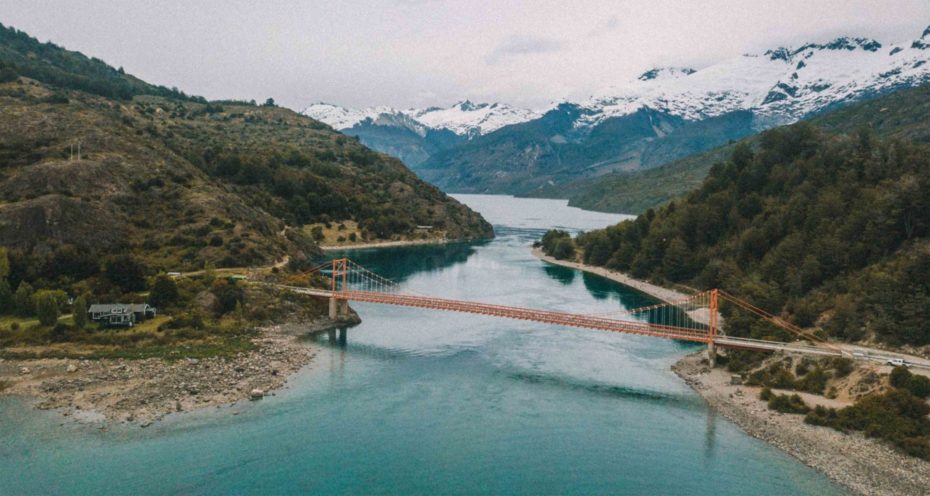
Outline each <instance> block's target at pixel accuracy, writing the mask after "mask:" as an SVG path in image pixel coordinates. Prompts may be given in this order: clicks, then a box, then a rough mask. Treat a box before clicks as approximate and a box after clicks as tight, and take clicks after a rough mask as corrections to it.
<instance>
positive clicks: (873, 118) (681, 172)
mask: <svg viewBox="0 0 930 496" xmlns="http://www.w3.org/2000/svg"><path fill="white" fill-rule="evenodd" d="M927 115H930V86H921V87H918V88H911V89H903V90H900V91H897V92H894V93H891V94H888V95H885V96H881V97H879V98H875V99H873V100H868V101H865V102H859V103H854V104H852V105H849V106H848V107H842V108H839V109H836V110H833V111H829V112H824V113H822V114H821V115H819V116H817V117H814V118H813V119H811V120H810V122H811V123H812V124H813V125H815V126H817V127H818V128H821V129H824V130H826V131H828V132H833V133H849V132H853V131H856V130H857V129H859V128H863V127H865V128H869V129H871V130H872V132H873V133H874V134H875V135H876V136H879V137H882V136H885V137H898V138H906V139H912V140H914V141H918V142H927V141H930V120H928V119H927ZM742 141H745V142H747V143H750V144H751V145H752V146H757V143H758V135H753V136H750V137H747V138H744V139H743V140H742ZM736 144H737V143H730V144H727V145H724V146H722V147H719V148H716V149H714V150H710V151H707V152H704V153H697V154H694V155H691V156H688V157H685V158H682V159H679V160H676V161H674V162H670V163H668V164H666V165H663V166H661V167H657V168H655V169H649V170H644V171H635V172H620V173H616V174H610V175H606V176H602V177H596V178H590V179H583V180H580V181H576V182H574V183H571V184H566V185H561V186H559V187H558V188H554V187H553V188H548V189H544V190H542V191H540V192H539V193H538V195H540V196H549V197H560V198H568V199H569V205H572V206H576V207H579V208H584V209H589V210H599V211H605V212H620V213H632V214H638V213H641V212H645V211H646V210H647V209H649V208H652V207H656V206H658V205H661V204H663V203H665V202H667V201H669V200H671V199H672V198H677V197H679V196H682V195H684V194H686V193H688V192H689V191H691V190H693V189H694V188H696V187H698V186H699V185H700V184H701V182H702V181H703V180H704V178H705V177H706V176H707V172H708V171H709V170H710V168H711V166H712V165H713V164H714V163H716V162H720V161H722V160H724V159H725V158H726V157H727V156H728V155H729V154H731V153H732V152H733V148H734V147H735V146H736Z"/></svg>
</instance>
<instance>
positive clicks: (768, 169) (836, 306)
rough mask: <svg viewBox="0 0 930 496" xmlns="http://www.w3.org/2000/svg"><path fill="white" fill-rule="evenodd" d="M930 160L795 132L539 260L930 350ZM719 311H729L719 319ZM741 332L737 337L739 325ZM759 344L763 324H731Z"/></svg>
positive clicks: (738, 153)
mask: <svg viewBox="0 0 930 496" xmlns="http://www.w3.org/2000/svg"><path fill="white" fill-rule="evenodd" d="M928 152H930V148H928V146H926V145H923V144H918V143H914V142H911V141H909V140H906V139H898V138H890V139H889V138H878V137H876V136H874V135H873V133H872V132H871V131H869V130H868V129H867V128H863V129H862V130H861V131H858V132H854V133H850V134H849V135H832V134H828V133H826V132H824V131H822V130H819V129H818V128H816V127H814V126H812V125H810V124H806V123H800V124H795V125H792V126H788V127H783V128H778V129H774V130H771V131H768V132H765V133H763V134H762V135H761V136H760V137H759V138H758V145H757V146H756V147H755V148H753V147H750V146H748V145H746V144H740V145H739V146H736V147H735V148H734V149H733V151H732V154H731V155H730V157H729V158H728V159H727V160H725V161H722V162H718V163H716V164H714V165H713V167H712V168H711V169H710V173H709V175H708V177H707V178H706V179H705V180H704V182H703V183H702V184H701V186H700V187H699V188H697V189H696V190H694V191H692V192H691V193H689V194H688V195H687V196H685V197H684V198H681V199H679V200H678V201H674V202H671V203H669V204H667V205H665V206H663V207H661V208H658V209H650V210H648V211H647V212H646V213H645V214H644V215H641V216H639V217H638V218H636V219H635V220H630V221H626V222H623V223H620V224H617V225H614V226H611V227H608V228H606V229H602V230H597V231H592V232H588V233H583V234H581V235H579V236H578V237H577V239H575V240H574V244H575V245H576V246H574V247H572V249H569V248H567V247H566V246H564V245H565V237H564V236H560V235H550V236H549V237H548V240H547V241H548V243H543V247H544V249H545V250H546V251H547V252H548V253H554V252H555V251H558V252H559V253H558V254H559V255H562V256H563V258H567V257H571V256H574V248H578V249H579V250H578V251H579V252H580V253H581V257H582V258H583V261H584V262H585V263H588V264H592V265H599V266H606V267H609V268H611V269H615V270H620V271H624V272H628V273H630V274H631V275H633V276H634V277H638V278H644V279H650V280H653V281H657V282H661V283H679V284H685V285H689V286H693V287H697V288H714V287H718V288H721V289H724V290H726V291H728V292H730V293H732V294H735V295H738V296H740V297H741V298H744V299H747V300H749V301H751V302H753V303H754V304H756V305H758V306H761V307H763V308H766V309H768V310H770V311H773V312H775V313H779V312H780V313H781V314H782V315H783V316H784V317H786V318H788V319H789V320H791V321H793V322H794V323H796V324H797V325H800V326H802V327H807V328H811V327H816V328H818V329H820V330H821V332H823V333H826V334H827V335H829V336H832V337H835V338H839V339H843V340H849V341H857V340H861V339H863V338H865V337H867V336H875V337H877V338H878V339H880V340H882V341H884V342H887V343H890V344H896V345H900V344H911V345H925V344H930V324H928V323H927V321H926V316H927V315H928V314H930V245H928V237H930V163H928V161H930V154H928ZM724 310H725V309H724ZM742 324H745V325H742ZM728 332H730V333H732V334H735V335H750V336H752V337H757V338H761V337H767V336H768V335H770V334H771V333H772V332H773V330H772V329H771V328H770V326H767V325H763V324H761V323H754V322H749V321H747V322H740V321H730V325H729V328H728Z"/></svg>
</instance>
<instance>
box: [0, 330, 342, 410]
mask: <svg viewBox="0 0 930 496" xmlns="http://www.w3.org/2000/svg"><path fill="white" fill-rule="evenodd" d="M331 327H333V322H332V321H330V320H329V319H321V320H319V321H317V322H314V323H311V324H309V325H304V324H283V325H275V326H269V327H265V328H262V329H260V330H259V333H258V335H257V336H256V337H255V338H253V343H254V344H255V346H256V348H255V350H254V351H251V352H248V353H239V354H237V355H236V356H232V357H217V358H206V359H179V360H172V361H169V360H163V359H159V358H148V359H142V360H125V359H116V360H114V359H100V360H86V359H30V360H15V359H0V385H2V386H3V387H0V395H16V396H24V397H27V398H30V400H31V401H33V402H34V406H35V407H36V408H38V409H41V410H59V411H60V412H61V413H62V415H63V416H65V417H70V418H74V419H75V420H78V421H83V422H99V423H101V424H102V427H104V428H105V427H106V425H107V424H109V423H115V422H125V423H135V424H138V425H140V426H141V427H147V426H149V425H151V424H152V423H153V422H156V421H158V420H160V419H162V418H163V417H164V416H165V415H168V414H170V413H175V412H187V411H192V410H197V409H203V408H209V407H218V406H222V405H228V404H232V403H236V402H238V401H243V400H254V399H260V398H261V397H262V396H265V395H268V394H274V391H275V390H278V389H280V388H282V387H284V386H285V385H286V383H287V380H288V377H289V376H291V375H292V374H294V373H296V372H297V371H298V370H300V369H301V368H303V367H304V366H306V365H308V364H309V363H311V361H312V359H313V357H314V356H315V355H316V353H317V351H318V350H317V349H316V348H315V347H313V346H312V345H308V344H307V343H305V342H300V341H299V340H298V336H299V335H301V334H306V333H310V332H317V331H322V330H325V329H328V328H331Z"/></svg>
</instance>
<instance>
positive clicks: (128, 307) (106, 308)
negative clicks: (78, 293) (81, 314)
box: [87, 303, 154, 314]
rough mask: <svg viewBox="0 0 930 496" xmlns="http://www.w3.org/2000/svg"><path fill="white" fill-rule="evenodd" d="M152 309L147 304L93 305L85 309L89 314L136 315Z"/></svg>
mask: <svg viewBox="0 0 930 496" xmlns="http://www.w3.org/2000/svg"><path fill="white" fill-rule="evenodd" d="M150 308H154V307H152V306H150V305H149V304H148V303H95V304H93V305H91V306H90V308H89V309H87V311H88V312H90V313H117V314H118V313H130V312H132V313H137V312H145V311H146V310H147V309H150Z"/></svg>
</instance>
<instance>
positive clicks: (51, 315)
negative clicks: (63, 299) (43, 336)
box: [35, 290, 61, 326]
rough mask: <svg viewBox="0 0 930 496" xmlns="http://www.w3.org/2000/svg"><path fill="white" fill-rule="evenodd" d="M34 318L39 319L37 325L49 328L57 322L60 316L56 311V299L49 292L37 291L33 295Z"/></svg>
mask: <svg viewBox="0 0 930 496" xmlns="http://www.w3.org/2000/svg"><path fill="white" fill-rule="evenodd" d="M35 304H36V316H38V317H39V323H41V324H42V325H46V326H50V325H55V323H56V322H58V317H59V315H61V314H60V312H59V310H58V299H57V298H56V297H55V295H54V294H53V293H52V292H51V291H45V290H43V291H39V292H38V293H36V295H35Z"/></svg>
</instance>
